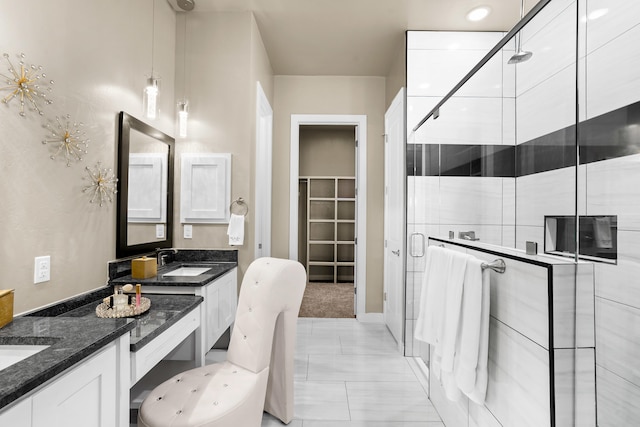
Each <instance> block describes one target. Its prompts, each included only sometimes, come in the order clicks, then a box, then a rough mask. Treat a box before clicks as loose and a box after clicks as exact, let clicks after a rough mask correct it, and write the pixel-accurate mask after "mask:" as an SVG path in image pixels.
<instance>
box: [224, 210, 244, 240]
mask: <svg viewBox="0 0 640 427" xmlns="http://www.w3.org/2000/svg"><path fill="white" fill-rule="evenodd" d="M227 235H229V245H230V246H241V245H243V244H244V215H236V214H231V219H230V220H229V228H228V229H227Z"/></svg>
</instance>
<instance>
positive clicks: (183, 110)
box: [178, 15, 189, 138]
mask: <svg viewBox="0 0 640 427" xmlns="http://www.w3.org/2000/svg"><path fill="white" fill-rule="evenodd" d="M182 42H183V48H182V79H183V84H182V93H183V97H182V100H181V101H178V135H179V136H180V138H186V137H187V122H188V119H189V101H187V98H186V93H187V16H186V15H185V17H184V37H183V38H182Z"/></svg>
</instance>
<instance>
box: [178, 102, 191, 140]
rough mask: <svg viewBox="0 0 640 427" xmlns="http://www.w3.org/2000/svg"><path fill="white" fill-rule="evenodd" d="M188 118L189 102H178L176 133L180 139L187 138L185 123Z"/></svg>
mask: <svg viewBox="0 0 640 427" xmlns="http://www.w3.org/2000/svg"><path fill="white" fill-rule="evenodd" d="M188 118H189V101H186V100H184V101H180V102H178V133H179V135H180V138H186V136H187V121H188Z"/></svg>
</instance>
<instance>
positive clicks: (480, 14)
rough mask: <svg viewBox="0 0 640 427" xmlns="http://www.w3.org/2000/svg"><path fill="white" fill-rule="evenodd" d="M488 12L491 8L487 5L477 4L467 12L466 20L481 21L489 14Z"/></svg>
mask: <svg viewBox="0 0 640 427" xmlns="http://www.w3.org/2000/svg"><path fill="white" fill-rule="evenodd" d="M490 13H491V8H490V7H489V6H478V7H475V8H473V9H471V10H470V11H469V13H467V20H468V21H472V22H477V21H482V20H483V19H484V18H486V17H487V16H489V14H490Z"/></svg>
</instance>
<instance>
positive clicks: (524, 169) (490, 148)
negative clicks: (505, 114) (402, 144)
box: [407, 102, 640, 178]
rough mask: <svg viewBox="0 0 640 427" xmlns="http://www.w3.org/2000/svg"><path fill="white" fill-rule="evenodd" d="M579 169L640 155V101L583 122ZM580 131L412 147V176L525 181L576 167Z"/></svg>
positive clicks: (409, 171) (409, 151) (409, 169)
mask: <svg viewBox="0 0 640 427" xmlns="http://www.w3.org/2000/svg"><path fill="white" fill-rule="evenodd" d="M577 133H578V138H579V139H578V141H579V144H578V146H579V150H580V164H587V163H593V162H597V161H601V160H607V159H614V158H617V157H623V156H629V155H633V154H640V102H636V103H633V104H630V105H627V106H626V107H622V108H619V109H617V110H614V111H611V112H609V113H605V114H602V115H600V116H598V117H594V118H592V119H589V120H586V121H584V122H581V123H580V124H579V125H578V129H577ZM575 150H576V126H575V125H571V126H568V127H566V128H564V129H560V130H558V131H555V132H551V133H549V134H547V135H544V136H541V137H539V138H535V139H532V140H530V141H527V142H525V143H523V144H520V145H517V146H509V145H456V144H450V145H439V144H409V145H407V175H408V176H478V177H511V178H513V177H521V176H526V175H532V174H536V173H541V172H546V171H551V170H556V169H562V168H566V167H572V166H575V164H576V152H575Z"/></svg>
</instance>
